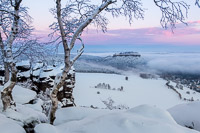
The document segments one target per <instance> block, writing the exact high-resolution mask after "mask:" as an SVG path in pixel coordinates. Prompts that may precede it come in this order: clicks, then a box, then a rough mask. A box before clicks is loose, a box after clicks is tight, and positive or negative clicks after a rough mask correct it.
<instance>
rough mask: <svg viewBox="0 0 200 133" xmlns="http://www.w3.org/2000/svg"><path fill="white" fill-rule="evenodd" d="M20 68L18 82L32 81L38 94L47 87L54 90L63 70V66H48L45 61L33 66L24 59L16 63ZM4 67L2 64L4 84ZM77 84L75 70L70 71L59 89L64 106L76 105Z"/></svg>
mask: <svg viewBox="0 0 200 133" xmlns="http://www.w3.org/2000/svg"><path fill="white" fill-rule="evenodd" d="M16 67H17V69H18V74H17V81H18V83H27V82H29V83H30V81H31V84H32V85H31V89H32V90H34V91H36V92H37V93H38V94H39V93H41V92H45V91H46V89H49V90H52V88H53V85H54V79H55V77H56V75H57V74H58V73H61V72H62V68H63V67H62V66H60V67H56V66H47V65H45V64H44V63H43V62H38V63H36V64H34V65H32V66H31V64H30V62H29V61H22V62H20V63H17V64H16ZM3 81H4V68H3V66H0V84H1V85H3V83H4V82H3ZM74 85H75V70H74V68H73V67H72V69H71V70H70V71H69V73H68V76H67V78H66V80H65V84H64V86H63V87H62V88H61V89H60V90H59V93H58V100H59V101H60V102H61V103H62V105H61V106H62V107H69V106H74V105H75V104H74V98H73V95H72V92H73V88H74Z"/></svg>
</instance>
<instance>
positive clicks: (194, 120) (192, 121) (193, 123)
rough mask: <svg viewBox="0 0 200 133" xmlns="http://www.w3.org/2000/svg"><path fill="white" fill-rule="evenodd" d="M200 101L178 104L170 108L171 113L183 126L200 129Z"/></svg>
mask: <svg viewBox="0 0 200 133" xmlns="http://www.w3.org/2000/svg"><path fill="white" fill-rule="evenodd" d="M199 110H200V102H199V101H198V102H192V103H188V104H180V105H176V106H174V107H172V108H170V109H168V111H169V113H170V114H171V115H172V117H173V118H174V119H175V120H176V122H177V123H178V124H180V125H182V126H187V127H190V128H194V129H195V130H198V131H200V114H199Z"/></svg>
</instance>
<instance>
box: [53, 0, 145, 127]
mask: <svg viewBox="0 0 200 133" xmlns="http://www.w3.org/2000/svg"><path fill="white" fill-rule="evenodd" d="M112 5H113V6H112ZM103 11H105V12H109V13H112V15H113V16H114V17H117V16H119V15H123V16H126V17H128V18H129V22H132V20H133V18H137V19H139V18H143V12H144V10H143V8H142V4H141V2H140V1H134V0H120V5H119V4H117V0H103V1H101V3H100V4H99V5H95V4H91V1H90V0H69V1H68V3H67V5H66V6H65V7H64V8H62V6H61V0H56V9H52V13H53V14H54V15H55V18H56V19H57V22H55V23H53V24H52V25H51V26H50V27H51V29H53V30H54V32H53V33H52V34H57V35H58V38H57V39H56V40H61V41H60V42H59V43H61V44H62V45H63V48H64V63H65V66H64V69H63V71H62V73H61V74H58V75H57V76H56V79H55V82H54V87H53V91H52V93H51V100H52V107H51V111H50V115H49V117H50V123H51V124H53V122H54V120H55V112H56V110H57V107H58V99H57V94H58V91H59V89H60V88H61V87H62V86H63V84H64V81H65V78H66V77H67V74H68V72H69V70H70V69H71V67H72V65H73V64H74V62H75V61H76V60H77V59H78V58H79V57H80V56H81V54H82V53H83V51H84V43H83V41H82V38H81V35H82V32H83V31H84V29H85V28H86V27H88V25H90V24H94V25H95V26H96V27H97V28H100V29H101V30H102V31H104V32H105V31H106V30H107V28H106V27H107V24H108V19H107V18H106V17H105V16H104V15H102V14H101V12H103ZM76 41H80V42H81V44H82V47H81V48H80V49H79V50H78V52H77V55H76V56H75V57H74V58H73V59H72V60H71V59H70V53H71V51H72V49H73V48H74V45H75V43H76Z"/></svg>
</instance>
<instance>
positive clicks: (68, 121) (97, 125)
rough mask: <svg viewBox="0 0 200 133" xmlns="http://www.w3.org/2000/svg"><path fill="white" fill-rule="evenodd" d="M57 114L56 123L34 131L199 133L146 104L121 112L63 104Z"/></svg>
mask: <svg viewBox="0 0 200 133" xmlns="http://www.w3.org/2000/svg"><path fill="white" fill-rule="evenodd" d="M100 112H101V113H100ZM59 113H60V114H59ZM61 114H66V115H64V116H63V115H61ZM68 116H70V117H68ZM57 117H58V120H61V121H60V122H59V125H56V126H52V125H49V124H39V125H37V126H36V127H35V131H36V133H198V132H197V131H194V130H191V129H188V128H184V127H182V126H180V125H178V124H176V122H175V121H174V120H173V118H172V117H171V116H170V114H169V113H168V112H166V111H164V110H161V109H158V108H156V107H151V106H147V105H141V106H138V107H135V108H133V109H130V110H128V111H121V112H115V111H110V112H106V111H104V110H94V109H86V108H66V109H60V110H59V111H58V113H57ZM60 117H62V118H60ZM73 117H74V118H73Z"/></svg>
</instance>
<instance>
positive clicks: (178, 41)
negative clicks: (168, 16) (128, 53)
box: [83, 22, 200, 45]
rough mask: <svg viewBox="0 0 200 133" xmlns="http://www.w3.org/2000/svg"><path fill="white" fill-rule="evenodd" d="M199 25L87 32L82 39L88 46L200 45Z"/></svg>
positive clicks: (190, 23)
mask: <svg viewBox="0 0 200 133" xmlns="http://www.w3.org/2000/svg"><path fill="white" fill-rule="evenodd" d="M199 38H200V23H199V22H189V23H188V26H186V25H183V24H177V28H176V29H174V30H173V32H172V31H171V29H167V30H165V29H162V28H161V27H152V28H140V29H118V30H109V31H108V32H107V33H102V32H101V31H98V32H97V31H96V30H88V31H86V32H85V33H84V35H83V39H84V41H85V42H86V43H87V44H89V45H95V44H98V45H100V44H129V45H130V44H133V45H134V44H149V45H150V44H171V45H172V44H173V45H200V43H199Z"/></svg>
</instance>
